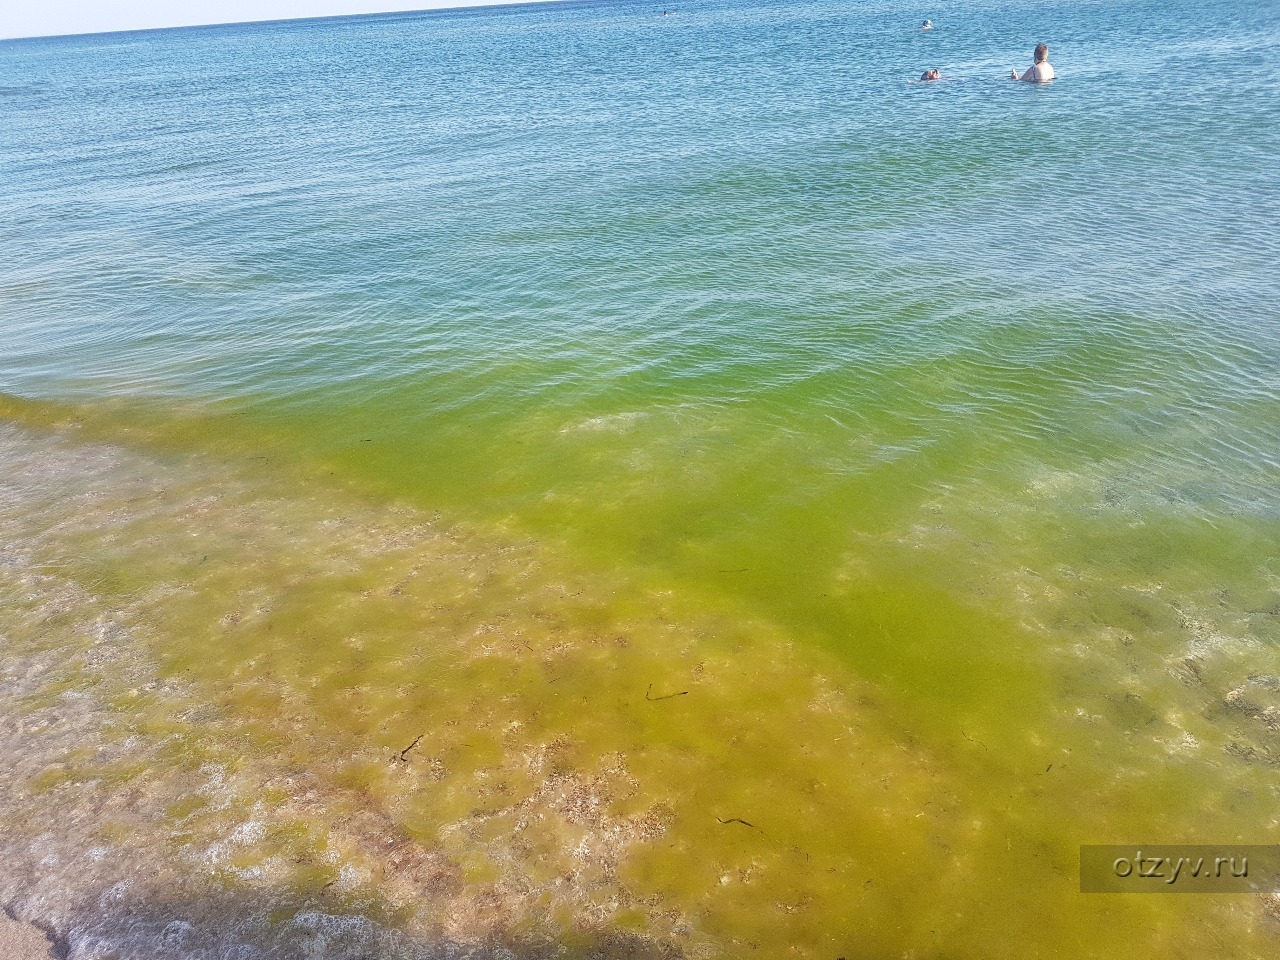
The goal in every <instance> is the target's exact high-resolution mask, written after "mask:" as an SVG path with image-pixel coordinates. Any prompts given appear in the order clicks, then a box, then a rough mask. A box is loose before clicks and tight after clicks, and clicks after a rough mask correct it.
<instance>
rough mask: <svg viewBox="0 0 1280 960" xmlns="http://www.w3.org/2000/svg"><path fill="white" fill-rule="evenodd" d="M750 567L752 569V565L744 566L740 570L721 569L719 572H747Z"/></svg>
mask: <svg viewBox="0 0 1280 960" xmlns="http://www.w3.org/2000/svg"><path fill="white" fill-rule="evenodd" d="M750 569H751V568H750V567H742V568H741V569H739V570H721V571H719V572H720V573H746V572H747V571H748V570H750Z"/></svg>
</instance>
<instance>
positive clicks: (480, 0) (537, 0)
mask: <svg viewBox="0 0 1280 960" xmlns="http://www.w3.org/2000/svg"><path fill="white" fill-rule="evenodd" d="M446 2H447V0H446ZM602 2H605V0H466V2H462V3H453V4H452V5H450V6H439V7H421V8H418V9H414V10H370V11H365V12H363V13H329V14H324V15H321V16H303V17H267V18H264V19H261V20H214V21H210V22H208V23H176V24H170V25H168V26H162V27H124V28H122V29H120V30H89V31H85V32H83V33H33V34H21V35H18V36H13V37H0V44H3V43H14V42H18V41H23V40H71V39H75V38H77V37H110V36H119V35H122V34H127V33H158V32H160V31H164V30H200V29H204V28H206V27H239V26H267V25H270V24H273V23H305V22H306V21H308V20H347V19H352V20H354V19H356V18H359V17H388V16H413V15H415V14H422V13H449V12H450V11H454V10H469V9H472V8H475V7H532V6H545V5H546V4H551V3H602Z"/></svg>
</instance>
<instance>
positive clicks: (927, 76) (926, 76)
mask: <svg viewBox="0 0 1280 960" xmlns="http://www.w3.org/2000/svg"><path fill="white" fill-rule="evenodd" d="M920 79H921V80H941V79H942V71H941V70H939V69H937V68H936V67H935V68H934V69H933V70H926V71H925V72H924V73H922V74H920Z"/></svg>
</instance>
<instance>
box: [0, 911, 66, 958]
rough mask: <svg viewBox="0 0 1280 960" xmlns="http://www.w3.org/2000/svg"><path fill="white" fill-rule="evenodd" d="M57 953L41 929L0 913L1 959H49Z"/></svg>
mask: <svg viewBox="0 0 1280 960" xmlns="http://www.w3.org/2000/svg"><path fill="white" fill-rule="evenodd" d="M57 955H58V954H57V953H56V952H54V949H53V944H52V943H50V942H49V938H48V937H46V936H45V935H44V934H43V933H41V932H40V930H38V929H37V928H35V927H33V926H32V925H31V924H29V923H23V922H22V921H21V920H10V919H9V918H8V917H6V916H5V915H4V914H0V960H47V958H49V957H56V956H57Z"/></svg>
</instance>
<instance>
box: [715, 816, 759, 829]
mask: <svg viewBox="0 0 1280 960" xmlns="http://www.w3.org/2000/svg"><path fill="white" fill-rule="evenodd" d="M716 819H717V820H719V821H720V822H721V823H740V824H742V825H743V826H744V827H750V828H751V829H752V830H759V829H760V828H759V827H757V826H756V825H755V824H754V823H747V821H745V820H743V819H742V818H741V817H730V818H729V819H728V820H725V819H723V818H722V817H716Z"/></svg>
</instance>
